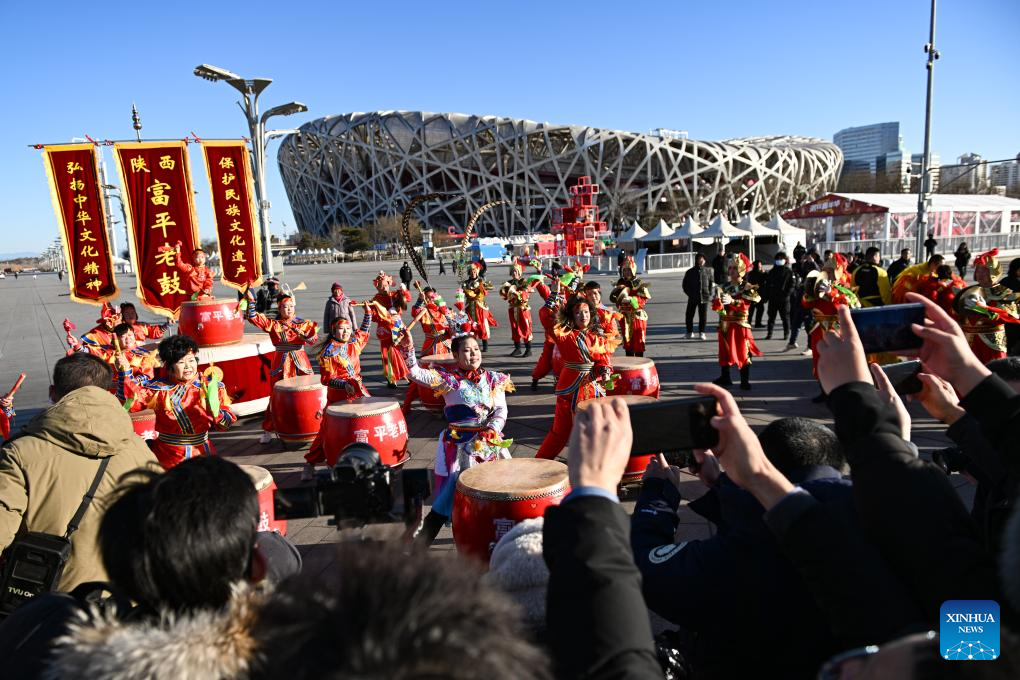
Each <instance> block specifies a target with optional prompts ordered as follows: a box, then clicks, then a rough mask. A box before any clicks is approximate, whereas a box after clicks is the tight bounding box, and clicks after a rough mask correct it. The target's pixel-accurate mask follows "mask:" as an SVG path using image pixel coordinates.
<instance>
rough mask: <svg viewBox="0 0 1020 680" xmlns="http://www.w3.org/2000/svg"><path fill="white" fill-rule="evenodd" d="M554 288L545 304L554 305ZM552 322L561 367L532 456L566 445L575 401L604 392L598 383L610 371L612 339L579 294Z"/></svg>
mask: <svg viewBox="0 0 1020 680" xmlns="http://www.w3.org/2000/svg"><path fill="white" fill-rule="evenodd" d="M557 297H559V293H558V291H554V294H553V295H550V296H549V299H548V300H546V306H548V307H555V306H556V305H557V304H558V301H556V300H554V298H557ZM544 322H545V323H548V324H552V326H551V332H552V336H553V342H554V343H555V344H556V347H557V349H559V351H560V354H561V355H562V356H563V368H562V369H561V370H560V375H559V377H558V378H557V380H556V413H555V415H554V416H553V424H552V428H551V429H550V430H549V433H548V434H546V436H545V439H544V440H542V446H540V447H539V449H538V453H536V454H535V457H536V458H554V457H555V456H556V455H558V454H559V453H560V451H562V450H563V447H564V446H566V444H567V440H568V439H569V438H570V429H571V427H573V424H574V412H575V411H576V410H577V404H578V402H580V401H584V400H586V399H598V398H601V397H604V396H606V389H605V388H604V387H603V385H602V383H603V382H604V381H606V380H607V379H608V378H609V376H610V375H611V374H612V372H613V367H612V356H613V350H614V349H616V342H615V341H613V340H611V339H609V338H607V337H606V335H605V332H604V331H603V330H602V326H601V325H600V324H599V323H598V320H597V316H595V312H593V310H592V305H591V303H590V302H588V300H587V299H585V298H584V297H581V296H573V297H571V298H570V299H568V300H567V301H566V303H565V304H564V305H563V307H562V308H561V310H560V314H559V321H558V323H555V324H553V320H552V319H549V318H546V319H545V320H544Z"/></svg>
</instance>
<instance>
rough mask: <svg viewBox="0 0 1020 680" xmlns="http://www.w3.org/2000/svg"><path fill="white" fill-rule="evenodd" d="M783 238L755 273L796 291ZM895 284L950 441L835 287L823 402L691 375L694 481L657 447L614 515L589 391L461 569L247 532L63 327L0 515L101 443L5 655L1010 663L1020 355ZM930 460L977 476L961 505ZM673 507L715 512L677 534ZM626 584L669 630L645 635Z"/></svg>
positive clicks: (21, 511)
mask: <svg viewBox="0 0 1020 680" xmlns="http://www.w3.org/2000/svg"><path fill="white" fill-rule="evenodd" d="M806 260H812V257H811V254H810V253H802V254H801V260H800V261H798V262H797V263H795V268H794V270H791V274H790V275H789V277H788V276H787V274H786V272H782V274H783V276H782V280H777V281H774V282H770V283H769V285H770V287H771V286H775V287H776V289H777V290H779V291H786V294H787V295H796V294H797V293H796V276H799V275H800V274H801V273H803V271H804V269H805V268H808V267H810V266H811V264H812V263H811V262H809V261H806ZM702 266H704V265H702ZM798 270H799V271H798ZM707 272H708V269H707V268H706V274H707ZM794 272H796V274H794ZM1013 273H1014V275H1015V272H1013ZM698 278H699V280H698V282H697V284H698V285H697V289H696V290H695V288H694V286H692V287H691V292H692V293H694V294H695V296H698V297H700V295H701V292H702V289H703V287H704V285H705V284H704V283H703V282H702V281H701V278H702V277H701V276H700V275H699V277H698ZM706 278H707V277H706ZM911 299H912V300H913V301H916V302H921V303H922V304H924V305H925V309H926V315H927V320H926V322H925V324H924V325H923V326H915V327H914V328H913V331H914V332H915V333H916V334H917V335H918V336H919V337H920V338H921V339H922V341H923V345H922V347H921V349H920V350H919V352H918V355H919V357H918V358H919V359H920V360H921V362H922V364H923V367H924V370H923V372H922V373H921V374H920V380H921V382H922V385H923V389H922V391H921V392H920V393H918V394H917V395H916V397H915V398H916V399H917V401H919V402H920V404H921V405H922V406H923V407H924V409H925V410H926V411H927V412H928V413H929V414H930V415H931V416H932V417H933V418H935V419H936V420H938V421H940V422H941V423H944V424H945V425H946V426H947V428H948V429H947V435H948V437H949V438H950V439H951V440H952V441H953V442H954V443H955V444H956V447H955V448H953V449H952V450H949V451H943V452H940V453H939V455H938V456H936V457H935V462H934V463H933V462H929V461H927V460H924V459H922V458H921V457H919V455H918V449H917V447H916V446H915V445H914V444H913V443H911V441H910V438H911V434H910V433H911V425H912V424H911V422H910V416H909V414H908V411H907V409H906V408H905V406H904V404H903V403H902V401H901V400H900V397H899V396H897V394H896V392H895V391H894V390H893V389H892V386H891V385H890V384H889V381H888V380H887V379H886V377H885V374H884V373H883V372H882V371H881V370H880V369H878V367H877V366H869V364H868V363H867V359H866V356H865V354H864V351H863V348H862V346H861V343H860V340H859V338H858V336H857V333H856V330H855V328H854V325H853V321H852V319H851V317H850V314H849V312H848V311H847V310H846V308H844V307H841V308H839V311H838V316H839V327H838V328H839V329H840V330H838V331H830V332H828V333H826V334H825V335H824V336H822V339H821V340H820V341H819V344H820V347H819V348H818V349H819V353H820V361H819V364H818V378H819V381H820V382H821V385H822V388H823V389H824V391H825V393H826V395H828V396H827V403H828V406H829V408H830V410H831V412H832V421H831V427H827V426H825V425H822V424H820V423H817V422H815V421H812V420H806V419H802V418H784V419H780V420H776V421H774V422H773V423H771V424H770V425H769V426H768V427H766V428H765V429H764V430H763V431H762V432H761V433H760V434H759V435H757V436H756V435H755V434H754V432H753V431H752V429H751V427H750V426H749V424H748V422H747V421H746V420H745V418H744V416H743V415H742V414H741V412H740V410H739V408H738V406H737V404H736V402H735V401H734V399H733V397H732V396H731V395H730V394H729V392H727V391H726V390H724V389H722V388H719V387H717V386H714V385H697V386H696V390H697V391H698V392H699V393H701V394H702V395H705V396H711V397H714V398H715V399H716V401H717V404H718V414H717V415H716V416H715V417H714V418H713V419H712V426H713V427H714V428H715V429H716V430H717V432H718V435H719V441H718V444H717V445H716V446H714V447H713V448H712V449H711V450H698V451H694V452H693V457H694V460H695V465H694V466H692V471H693V473H694V474H696V475H697V477H698V478H700V480H701V482H702V483H703V485H704V486H705V487H707V489H708V491H707V492H706V493H704V494H703V495H700V496H698V497H696V498H684V497H683V492H682V489H683V488H685V485H684V480H685V479H686V480H693V478H692V477H689V476H687V477H684V476H682V475H683V474H684V473H683V472H682V471H681V470H679V469H678V468H676V467H673V466H670V465H669V464H667V462H666V460H665V458H663V457H658V458H656V459H654V460H653V461H652V463H651V464H650V465H649V467H648V470H647V471H646V473H645V479H644V484H643V488H642V491H641V494H640V497H639V499H638V501H637V504H636V507H635V510H634V512H633V514H632V515H628V514H627V512H626V511H625V510H624V508H623V506H622V505H621V504H620V503H619V500H618V497H617V490H618V485H619V483H620V480H621V477H622V475H623V473H624V470H625V467H626V465H627V463H628V460H629V456H630V449H631V442H632V438H633V433H632V431H631V428H630V421H629V416H628V412H627V406H626V403H625V402H624V401H623V400H621V399H604V400H599V401H597V402H595V403H594V404H593V405H592V406H591V407H590V408H587V409H584V410H582V411H579V412H578V413H577V414H576V416H575V425H574V427H573V430H572V432H571V435H570V443H569V450H568V457H567V458H568V461H569V466H568V467H569V478H570V485H571V489H572V490H571V492H570V494H569V495H568V496H567V497H566V498H565V499H564V500H563V502H562V503H561V504H560V505H558V506H553V507H550V508H549V509H548V510H547V511H546V513H545V516H544V518H540V519H536V520H531V521H528V522H525V523H522V524H520V525H518V526H517V527H515V528H514V529H513V530H512V531H510V532H509V533H508V534H507V535H506V536H505V537H504V538H503V539H502V541H501V542H500V543H499V544H498V545H497V546H496V547H495V549H494V551H493V555H492V560H491V569H490V570H489V572H488V573H487V574H484V575H483V574H482V573H480V571H479V570H478V569H476V568H475V567H473V566H472V565H470V564H468V563H466V562H462V561H460V559H459V558H455V557H449V558H441V559H440V558H430V557H429V556H428V555H427V554H425V553H418V552H415V551H413V550H410V549H409V548H408V547H407V546H405V545H401V544H396V543H371V542H345V543H341V544H340V545H339V547H338V558H337V561H336V562H335V563H334V565H333V567H332V568H331V569H330V570H328V571H327V572H324V573H322V574H319V575H317V576H315V577H313V576H312V575H309V574H302V573H300V568H301V561H300V557H299V555H298V554H297V552H296V551H295V550H294V548H293V546H291V545H289V544H288V543H287V542H286V541H285V540H284V539H282V538H281V537H280V536H279V535H277V534H272V533H260V532H258V530H257V527H258V514H259V512H258V503H257V497H256V492H255V489H254V487H253V485H252V482H251V480H250V478H249V477H248V475H247V474H246V473H245V472H244V471H243V470H242V469H241V468H240V467H239V466H237V465H235V464H233V463H231V462H230V461H228V460H226V459H223V458H218V457H200V458H195V459H191V460H187V461H185V462H183V463H181V464H180V465H178V466H176V467H174V468H172V469H171V470H169V471H166V472H163V471H161V470H159V468H158V466H157V465H156V464H155V460H154V459H153V457H152V455H151V453H149V452H148V449H147V448H146V447H145V446H144V444H142V442H141V440H140V439H138V438H137V437H136V436H135V435H134V434H133V430H132V428H131V423H130V419H129V418H128V416H127V415H126V414H125V413H124V411H123V409H122V408H121V407H120V405H119V403H118V402H117V400H116V399H115V398H114V397H113V396H112V395H111V394H110V393H109V390H110V371H109V368H108V367H107V366H106V365H105V364H103V363H102V362H100V361H98V360H96V359H93V358H92V357H91V356H89V355H85V354H74V355H72V356H70V357H67V358H65V359H62V360H61V361H60V362H58V363H57V366H56V368H55V371H54V381H53V382H54V388H53V394H52V395H51V396H52V399H53V401H54V405H53V406H52V407H51V408H50V409H48V410H47V411H45V412H44V413H43V414H41V415H40V416H39V417H37V418H36V419H35V420H33V421H32V422H31V423H30V424H29V425H28V426H27V427H25V428H23V430H22V432H21V433H20V434H18V435H17V436H16V437H15V438H13V439H12V440H11V441H9V442H7V443H6V444H4V446H3V448H2V449H0V531H2V533H0V543H2V544H3V545H8V544H10V543H11V541H12V540H13V539H14V537H15V536H17V535H20V534H23V533H24V532H25V531H42V532H47V533H52V534H62V533H63V532H64V528H65V526H64V525H65V524H66V522H67V517H68V515H69V514H71V513H73V511H74V508H75V507H77V506H78V504H79V502H80V500H81V498H82V496H83V494H85V492H86V490H87V489H88V487H89V484H90V482H91V480H92V479H93V478H94V477H95V475H96V471H97V468H98V465H99V463H100V462H101V461H102V459H104V458H109V459H110V462H109V463H108V464H107V467H106V468H105V471H104V475H103V476H102V479H101V483H100V485H99V490H98V492H97V494H96V502H95V503H94V504H93V506H90V507H89V509H88V511H87V512H86V513H85V515H84V518H83V520H82V522H81V526H80V529H79V530H78V531H77V533H75V534H74V536H73V538H72V543H73V550H72V554H71V559H70V562H69V563H68V566H67V568H66V570H65V572H64V578H63V579H62V581H61V582H60V584H59V588H58V591H60V592H54V593H50V594H46V595H40V596H37V597H35V598H34V599H32V600H30V601H29V602H28V603H27V604H25V605H23V606H22V607H21V608H19V609H18V610H16V611H15V612H14V613H13V614H11V615H10V616H9V617H7V618H6V620H4V621H3V623H2V624H0V658H3V659H4V660H5V664H7V665H5V667H4V675H5V676H7V675H9V677H19V678H22V677H24V678H32V677H48V678H62V677H86V678H90V680H105V679H106V678H111V679H112V678H248V677H251V678H284V677H285V678H288V680H301V679H304V678H350V677H357V678H439V677H442V678H483V677H484V678H486V679H488V680H500V679H502V678H538V679H544V678H552V677H557V678H592V679H608V678H662V677H670V678H686V677H690V678H747V677H763V678H764V677H767V678H772V677H775V678H811V677H824V678H839V677H860V678H928V677H937V678H956V677H978V678H1015V677H1020V638H1018V637H1017V635H1016V634H1015V633H1014V632H1013V631H1015V630H1016V625H1017V616H1018V613H1020V512H1017V511H1016V510H1015V508H1014V506H1015V499H1016V495H1017V490H1018V484H1020V438H1017V437H1016V436H1015V435H1016V433H1017V432H1018V431H1020V395H1018V392H1017V389H1018V386H1020V361H1018V360H1016V359H1006V360H1001V361H999V362H993V363H991V364H989V365H988V366H985V365H983V364H982V363H981V362H980V361H978V360H977V358H976V357H975V356H974V354H973V353H972V351H971V350H970V348H969V347H968V345H967V342H966V339H965V337H964V335H963V333H962V331H961V330H960V329H959V327H958V326H957V324H956V323H955V322H954V321H953V320H952V319H951V318H950V317H949V316H948V315H946V313H945V312H944V311H942V310H941V309H940V308H939V307H938V306H937V305H935V304H933V303H931V302H930V301H927V300H925V299H923V298H921V297H920V296H916V295H912V296H911ZM779 311H780V310H777V312H779ZM779 315H780V316H781V318H782V317H783V315H782V314H781V313H780V314H779ZM772 321H774V315H772V314H770V324H771V322H772ZM791 321H792V325H793V328H792V330H793V332H794V333H795V332H796V329H797V325H798V321H796V320H791ZM795 337H796V336H795V335H793V336H791V339H790V340H791V343H795V342H796V340H795ZM936 463H939V464H936ZM952 470H959V471H962V472H963V473H965V474H966V475H967V476H968V477H969V478H971V479H972V480H973V481H974V482H975V483H976V484H977V490H976V494H975V502H974V504H973V507H972V508H971V509H968V508H967V507H966V506H965V504H964V502H963V501H962V500H961V497H960V494H959V493H958V492H957V490H956V489H955V488H954V486H953V484H952V481H951V478H950V476H949V474H948V472H949V471H952ZM683 501H687V505H686V509H685V510H681V505H682V503H683ZM681 511H684V512H691V511H693V512H694V513H697V514H698V515H700V516H701V517H703V518H705V519H707V520H709V521H710V522H711V523H712V524H713V525H714V526H715V531H714V533H713V534H712V535H711V536H710V537H707V538H704V539H702V540H692V541H681V542H677V540H676V535H677V527H678V523H679V513H680V512H681ZM94 581H95V582H102V583H101V584H90V583H88V582H94ZM947 600H994V601H996V602H998V603H999V605H1000V607H1001V622H1000V623H1001V626H1002V633H1001V640H1002V641H1001V645H1000V647H1001V648H1000V649H998V650H997V657H998V658H997V659H996V660H995V661H994V662H992V663H976V664H963V663H958V662H949V661H946V660H944V658H943V656H944V651H945V650H944V649H943V646H942V645H941V644H940V641H939V635H938V631H939V624H940V608H941V606H942V603H943V602H945V601H947ZM650 612H654V613H655V614H657V615H658V616H659V617H661V619H662V620H665V621H666V622H667V623H668V626H669V627H670V632H669V633H668V634H660V635H653V625H652V619H651V616H650Z"/></svg>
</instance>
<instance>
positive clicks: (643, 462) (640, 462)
mask: <svg viewBox="0 0 1020 680" xmlns="http://www.w3.org/2000/svg"><path fill="white" fill-rule="evenodd" d="M628 358H629V357H628ZM621 396H622V399H623V400H624V401H626V402H627V404H628V405H630V404H644V403H648V402H650V401H655V400H656V398H655V397H647V396H644V395H641V394H624V395H621ZM596 401H598V399H585V400H584V401H582V402H579V403H578V404H577V410H578V411H580V410H581V409H584V408H588V407H589V406H591V405H592V404H593V403H595V402H596ZM654 457H655V455H654V454H653V455H648V456H631V457H630V459H629V460H628V461H627V467H626V468H624V470H623V479H622V480H621V482H620V483H621V484H634V483H635V482H640V481H641V478H642V477H644V474H645V468H647V467H648V462H649V461H650V460H651V459H652V458H654Z"/></svg>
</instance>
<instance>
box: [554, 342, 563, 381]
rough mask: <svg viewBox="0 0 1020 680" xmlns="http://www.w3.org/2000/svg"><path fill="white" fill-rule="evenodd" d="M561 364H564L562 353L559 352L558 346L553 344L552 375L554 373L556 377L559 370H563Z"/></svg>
mask: <svg viewBox="0 0 1020 680" xmlns="http://www.w3.org/2000/svg"><path fill="white" fill-rule="evenodd" d="M563 364H564V361H563V355H562V354H560V348H559V347H558V346H557V345H555V344H554V345H553V351H552V372H553V375H555V376H556V377H557V378H558V377H559V375H560V372H561V371H562V370H563Z"/></svg>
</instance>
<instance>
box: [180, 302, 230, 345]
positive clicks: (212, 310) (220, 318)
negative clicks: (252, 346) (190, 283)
mask: <svg viewBox="0 0 1020 680" xmlns="http://www.w3.org/2000/svg"><path fill="white" fill-rule="evenodd" d="M179 328H180V330H179V331H178V332H179V333H180V334H181V335H190V336H191V337H192V338H194V339H195V342H197V343H198V346H199V347H215V346H217V345H231V344H233V343H235V342H241V340H243V339H244V313H243V312H239V311H237V300H230V299H227V298H222V299H215V300H188V301H187V302H185V303H184V304H183V305H182V306H181V319H180V326H179Z"/></svg>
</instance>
